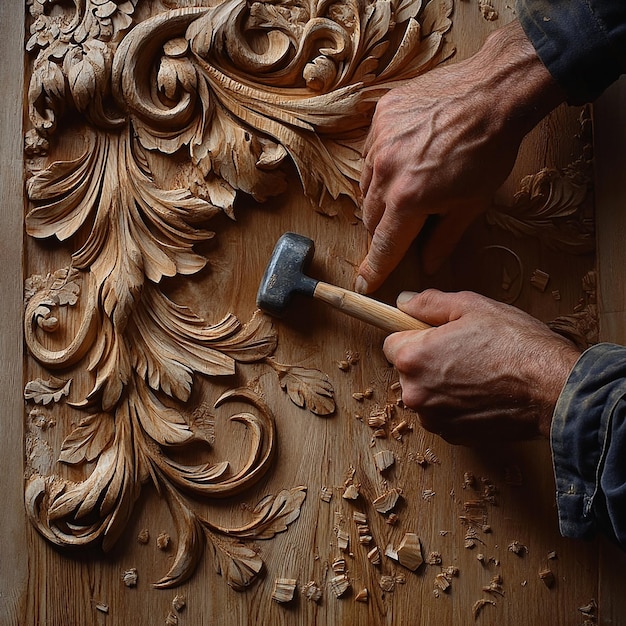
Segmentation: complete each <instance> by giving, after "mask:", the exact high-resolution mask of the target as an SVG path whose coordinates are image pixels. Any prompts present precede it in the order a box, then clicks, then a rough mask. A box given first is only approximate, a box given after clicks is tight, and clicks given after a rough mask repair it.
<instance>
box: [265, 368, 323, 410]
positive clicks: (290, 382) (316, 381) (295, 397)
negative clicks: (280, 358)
mask: <svg viewBox="0 0 626 626" xmlns="http://www.w3.org/2000/svg"><path fill="white" fill-rule="evenodd" d="M266 361H267V363H269V364H270V365H271V366H272V367H273V368H274V370H275V371H276V373H277V374H278V380H279V382H280V386H281V388H282V389H283V390H284V391H286V392H287V395H288V396H289V399H290V400H291V401H292V402H293V403H294V404H295V405H296V406H299V407H301V408H308V409H309V410H310V411H311V412H312V413H315V414H316V415H331V414H332V413H334V412H335V397H334V389H333V386H332V384H331V382H330V381H329V379H328V376H327V375H326V374H324V373H323V372H320V371H319V370H316V369H308V368H304V367H299V366H296V365H283V364H281V363H278V362H277V361H275V360H274V359H266Z"/></svg>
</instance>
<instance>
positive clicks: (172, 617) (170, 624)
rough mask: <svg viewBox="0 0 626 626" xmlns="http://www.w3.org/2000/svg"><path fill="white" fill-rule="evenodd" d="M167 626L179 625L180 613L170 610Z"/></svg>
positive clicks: (166, 620)
mask: <svg viewBox="0 0 626 626" xmlns="http://www.w3.org/2000/svg"><path fill="white" fill-rule="evenodd" d="M165 626H178V615H176V613H174V611H169V612H168V614H167V617H166V618H165Z"/></svg>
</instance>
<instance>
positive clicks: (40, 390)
mask: <svg viewBox="0 0 626 626" xmlns="http://www.w3.org/2000/svg"><path fill="white" fill-rule="evenodd" d="M71 385H72V380H71V379H70V380H63V379H62V378H56V377H54V376H51V377H50V378H48V379H47V380H42V379H41V378H37V379H36V380H31V381H30V382H28V383H26V386H25V387H24V398H25V399H26V400H32V401H33V402H36V403H37V404H44V405H45V404H50V403H51V402H59V401H60V400H61V398H63V397H65V396H68V395H69V393H70V387H71Z"/></svg>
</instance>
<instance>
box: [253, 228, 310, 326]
mask: <svg viewBox="0 0 626 626" xmlns="http://www.w3.org/2000/svg"><path fill="white" fill-rule="evenodd" d="M314 250H315V244H314V243H313V240H311V239H309V238H308V237H304V236H303V235H298V234H296V233H285V234H284V235H282V236H281V237H280V239H279V240H278V241H277V242H276V246H275V247H274V252H272V256H271V257H270V260H269V263H268V264H267V268H266V269H265V273H264V274H263V278H262V280H261V284H260V285H259V290H258V292H257V296H256V304H257V306H258V307H259V308H260V309H262V310H263V311H265V312H267V313H270V314H271V315H275V316H276V317H282V316H283V315H284V314H285V311H286V309H287V306H288V305H289V302H290V300H291V296H292V295H293V294H294V293H301V294H304V295H307V296H312V295H313V292H314V291H315V287H316V286H317V283H318V282H319V281H317V280H315V279H313V278H310V277H309V276H306V275H305V274H304V268H305V266H306V264H307V263H308V262H309V260H310V259H311V257H312V256H313V252H314Z"/></svg>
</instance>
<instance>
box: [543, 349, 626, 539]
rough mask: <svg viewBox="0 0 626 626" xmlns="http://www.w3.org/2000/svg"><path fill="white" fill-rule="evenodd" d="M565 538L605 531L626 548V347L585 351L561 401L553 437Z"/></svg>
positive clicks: (560, 510) (560, 523)
mask: <svg viewBox="0 0 626 626" xmlns="http://www.w3.org/2000/svg"><path fill="white" fill-rule="evenodd" d="M550 442H551V446H552V458H553V462H554V473H555V478H556V491H557V496H556V497H557V508H558V513H559V526H560V530H561V534H562V535H563V536H565V537H572V538H579V539H587V538H591V537H593V536H594V535H595V534H596V533H598V532H601V533H604V534H605V535H607V536H608V537H609V538H611V539H613V540H615V541H617V542H618V543H619V544H620V545H621V546H622V548H624V549H626V348H625V347H623V346H617V345H614V344H608V343H603V344H598V345H596V346H593V347H591V348H589V349H588V350H587V351H586V352H584V353H583V354H582V355H581V357H580V359H579V360H578V362H577V363H576V365H575V367H574V369H573V370H572V372H571V374H570V376H569V378H568V380H567V383H566V385H565V387H564V389H563V391H562V392H561V395H560V397H559V400H558V402H557V405H556V408H555V412H554V417H553V420H552V429H551V433H550Z"/></svg>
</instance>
